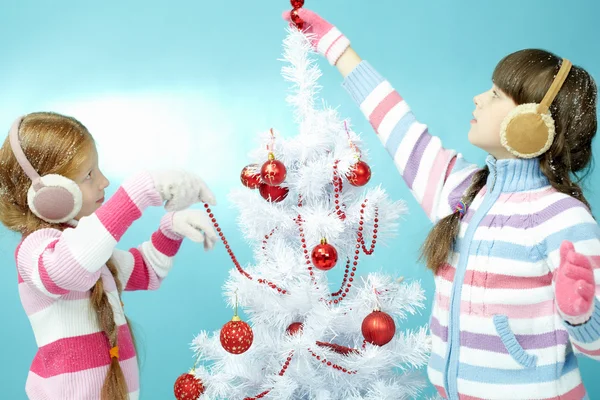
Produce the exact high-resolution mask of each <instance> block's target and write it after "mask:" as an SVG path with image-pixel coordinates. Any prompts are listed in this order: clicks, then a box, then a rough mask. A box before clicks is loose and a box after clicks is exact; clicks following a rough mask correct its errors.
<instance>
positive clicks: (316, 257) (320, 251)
mask: <svg viewBox="0 0 600 400" xmlns="http://www.w3.org/2000/svg"><path fill="white" fill-rule="evenodd" d="M311 259H312V262H313V264H314V266H315V267H317V268H318V269H320V270H321V271H329V270H330V269H331V268H333V267H335V263H336V262H337V259H338V254H337V250H336V249H335V247H333V246H332V245H330V244H329V243H327V242H326V241H325V240H321V243H320V244H318V245H317V246H315V248H314V249H313V251H312V254H311Z"/></svg>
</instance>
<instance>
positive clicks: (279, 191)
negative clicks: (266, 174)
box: [258, 182, 289, 203]
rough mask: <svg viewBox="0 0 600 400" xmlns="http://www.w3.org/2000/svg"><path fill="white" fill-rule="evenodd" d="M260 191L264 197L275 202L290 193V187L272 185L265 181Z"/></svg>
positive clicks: (259, 188)
mask: <svg viewBox="0 0 600 400" xmlns="http://www.w3.org/2000/svg"><path fill="white" fill-rule="evenodd" d="M258 191H259V193H260V195H261V196H262V198H263V199H265V200H268V201H270V202H275V203H278V202H280V201H282V200H283V199H285V198H286V197H287V195H288V193H289V189H288V188H286V187H281V186H271V185H267V184H266V183H264V182H263V183H261V184H260V185H259V187H258Z"/></svg>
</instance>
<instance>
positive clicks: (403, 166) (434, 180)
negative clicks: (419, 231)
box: [343, 61, 478, 222]
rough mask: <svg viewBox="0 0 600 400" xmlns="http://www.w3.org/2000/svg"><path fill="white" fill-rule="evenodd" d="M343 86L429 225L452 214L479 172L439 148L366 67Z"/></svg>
mask: <svg viewBox="0 0 600 400" xmlns="http://www.w3.org/2000/svg"><path fill="white" fill-rule="evenodd" d="M343 86H344V87H345V89H346V90H347V91H348V92H349V93H350V95H351V97H352V98H353V99H354V101H355V102H356V103H357V104H358V105H359V106H360V109H361V111H362V112H363V114H364V115H365V116H366V117H367V119H368V120H369V122H370V123H371V126H372V127H373V129H374V130H375V132H376V133H377V136H378V137H379V140H380V141H381V143H382V144H383V145H384V146H385V148H386V150H387V151H388V153H389V155H390V156H391V157H392V159H393V160H394V163H395V165H396V168H397V169H398V171H399V172H400V175H401V176H402V178H403V179H404V181H405V182H406V184H407V185H408V187H409V189H410V190H411V192H412V194H413V196H414V197H415V198H416V200H417V201H418V202H419V204H420V205H421V206H422V208H423V210H424V211H425V213H426V214H427V216H428V217H429V219H430V220H431V221H432V222H436V221H437V220H439V219H441V218H444V217H445V216H447V215H449V214H451V213H452V212H453V211H454V208H455V207H456V205H457V203H458V202H459V201H460V199H461V197H462V195H463V194H464V192H465V191H466V189H467V188H468V186H469V185H470V183H471V178H472V176H473V174H474V173H475V171H476V170H477V169H478V167H477V166H476V165H474V164H470V163H468V162H466V161H465V160H464V158H463V157H462V155H461V154H458V153H457V152H456V151H454V150H447V149H445V148H443V147H442V143H441V141H440V139H439V138H438V137H436V136H432V135H431V134H429V131H428V129H427V126H426V125H424V124H422V123H420V122H419V121H417V119H416V118H415V116H414V114H413V113H412V111H411V109H410V107H409V106H408V104H407V103H406V101H405V100H404V99H403V98H402V97H401V96H400V94H398V92H397V91H396V90H394V88H393V87H392V85H391V84H390V83H389V82H388V81H387V80H385V79H384V78H383V77H382V76H381V75H379V73H378V72H377V71H376V70H375V69H374V68H373V67H372V66H371V65H370V64H369V63H368V62H367V61H362V62H361V63H360V64H359V65H358V66H357V67H356V68H355V69H354V70H353V71H352V72H351V73H350V74H349V75H348V76H347V77H346V79H345V80H344V83H343Z"/></svg>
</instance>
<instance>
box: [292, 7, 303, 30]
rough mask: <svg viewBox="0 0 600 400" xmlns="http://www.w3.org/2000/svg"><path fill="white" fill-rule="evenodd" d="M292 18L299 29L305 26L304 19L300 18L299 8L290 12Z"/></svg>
mask: <svg viewBox="0 0 600 400" xmlns="http://www.w3.org/2000/svg"><path fill="white" fill-rule="evenodd" d="M290 18H291V20H292V22H293V23H294V24H295V25H296V27H297V28H298V29H302V28H303V27H304V20H303V19H302V18H300V14H298V10H297V9H293V10H292V11H291V12H290Z"/></svg>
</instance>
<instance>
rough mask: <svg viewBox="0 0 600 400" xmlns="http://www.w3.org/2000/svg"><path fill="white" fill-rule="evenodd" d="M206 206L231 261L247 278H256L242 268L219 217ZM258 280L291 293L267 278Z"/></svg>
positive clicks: (280, 290)
mask: <svg viewBox="0 0 600 400" xmlns="http://www.w3.org/2000/svg"><path fill="white" fill-rule="evenodd" d="M204 208H205V209H206V212H207V213H208V216H209V217H210V221H211V222H212V223H213V226H214V227H215V229H216V230H217V233H218V234H219V237H220V238H221V241H222V242H223V244H224V245H225V249H226V250H227V254H229V257H230V258H231V261H233V264H234V265H235V268H236V269H237V270H238V272H239V273H240V274H242V275H244V276H245V277H246V278H248V279H250V280H254V278H253V277H252V276H251V275H250V274H249V273H247V272H246V271H245V270H244V269H243V268H242V266H241V265H240V263H239V261H238V260H237V258H236V257H235V254H233V251H232V250H231V246H229V243H228V242H227V239H226V238H225V235H224V234H223V231H222V230H221V228H220V227H219V224H218V223H217V219H216V218H215V215H214V214H213V212H212V210H211V209H210V208H209V206H208V204H204ZM257 282H258V283H261V284H266V285H268V286H269V287H270V288H272V289H274V290H277V291H278V292H279V293H281V294H288V293H289V292H288V291H287V290H285V289H282V288H280V287H278V286H277V285H275V284H274V283H273V282H271V281H268V280H266V279H258V280H257Z"/></svg>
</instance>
